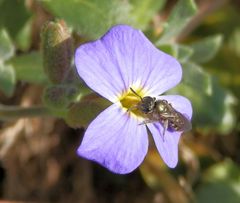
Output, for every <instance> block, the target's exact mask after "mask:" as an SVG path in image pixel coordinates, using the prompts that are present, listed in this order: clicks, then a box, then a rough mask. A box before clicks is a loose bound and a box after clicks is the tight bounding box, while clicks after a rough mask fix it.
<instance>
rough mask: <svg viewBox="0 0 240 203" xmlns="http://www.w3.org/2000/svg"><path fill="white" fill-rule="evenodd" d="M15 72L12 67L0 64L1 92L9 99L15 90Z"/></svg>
mask: <svg viewBox="0 0 240 203" xmlns="http://www.w3.org/2000/svg"><path fill="white" fill-rule="evenodd" d="M15 83H16V80H15V72H14V69H13V67H12V66H11V65H6V64H3V63H2V62H0V90H1V91H2V92H3V93H4V94H5V95H6V96H8V97H10V96H12V94H13V92H14V88H15Z"/></svg>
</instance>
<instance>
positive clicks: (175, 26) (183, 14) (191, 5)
mask: <svg viewBox="0 0 240 203" xmlns="http://www.w3.org/2000/svg"><path fill="white" fill-rule="evenodd" d="M196 11H197V7H196V4H195V2H194V0H179V1H178V2H177V4H176V6H175V7H174V8H173V10H172V11H171V14H170V16H169V18H168V21H167V23H166V24H165V25H164V27H165V29H164V33H163V35H162V36H161V39H160V40H159V41H158V42H157V44H158V45H160V44H162V43H166V42H169V41H172V39H173V38H175V37H176V36H177V35H178V34H179V33H181V31H182V30H183V28H184V27H185V26H186V25H187V24H188V22H189V20H190V19H191V17H192V16H193V15H194V14H195V13H196Z"/></svg>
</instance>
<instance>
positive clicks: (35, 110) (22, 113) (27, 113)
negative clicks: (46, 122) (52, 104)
mask: <svg viewBox="0 0 240 203" xmlns="http://www.w3.org/2000/svg"><path fill="white" fill-rule="evenodd" d="M40 116H51V113H50V111H49V110H48V109H47V108H46V107H43V106H34V107H20V106H7V105H0V120H15V119H19V118H31V117H40Z"/></svg>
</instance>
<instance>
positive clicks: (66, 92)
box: [43, 85, 78, 111]
mask: <svg viewBox="0 0 240 203" xmlns="http://www.w3.org/2000/svg"><path fill="white" fill-rule="evenodd" d="M77 95H78V90H77V88H76V87H75V86H71V85H53V86H50V87H47V88H46V89H45V91H44V94H43V101H44V103H45V104H46V106H48V107H49V108H51V109H53V110H63V111H65V110H67V107H68V106H69V104H70V103H71V102H72V101H73V100H74V99H75V97H77Z"/></svg>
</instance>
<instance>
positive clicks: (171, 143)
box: [148, 95, 192, 168]
mask: <svg viewBox="0 0 240 203" xmlns="http://www.w3.org/2000/svg"><path fill="white" fill-rule="evenodd" d="M158 99H166V100H167V101H168V102H169V103H171V104H172V106H173V107H174V108H175V109H176V110H177V111H179V112H180V113H182V114H184V115H186V116H187V117H188V119H191V117H192V106H191V103H190V101H189V100H188V99H187V98H185V97H182V96H178V95H168V96H160V97H159V98H158ZM148 128H149V130H150V131H151V133H152V136H153V139H154V142H155V144H156V147H157V149H158V151H159V153H160V155H161V157H162V159H163V161H164V162H165V163H166V164H167V165H168V166H169V167H170V168H174V167H175V166H176V165H177V162H178V142H179V138H180V136H181V134H182V132H176V131H169V130H166V132H165V135H164V138H163V136H162V132H163V126H162V124H160V123H153V124H148Z"/></svg>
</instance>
